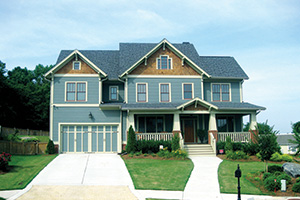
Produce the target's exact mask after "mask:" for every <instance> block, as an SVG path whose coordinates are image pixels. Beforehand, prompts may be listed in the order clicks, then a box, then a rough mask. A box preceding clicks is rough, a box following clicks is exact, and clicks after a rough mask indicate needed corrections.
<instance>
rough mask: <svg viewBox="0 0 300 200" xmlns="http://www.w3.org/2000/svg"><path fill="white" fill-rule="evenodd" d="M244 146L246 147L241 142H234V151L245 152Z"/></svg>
mask: <svg viewBox="0 0 300 200" xmlns="http://www.w3.org/2000/svg"><path fill="white" fill-rule="evenodd" d="M243 146H244V144H243V143H241V142H233V143H232V148H233V151H243Z"/></svg>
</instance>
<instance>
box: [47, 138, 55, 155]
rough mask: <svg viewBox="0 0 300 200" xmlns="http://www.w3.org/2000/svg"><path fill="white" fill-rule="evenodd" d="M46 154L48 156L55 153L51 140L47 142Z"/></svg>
mask: <svg viewBox="0 0 300 200" xmlns="http://www.w3.org/2000/svg"><path fill="white" fill-rule="evenodd" d="M46 153H48V154H55V153H56V152H55V147H54V143H53V141H52V140H49V141H48V144H47V149H46Z"/></svg>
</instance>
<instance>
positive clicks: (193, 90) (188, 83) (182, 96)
mask: <svg viewBox="0 0 300 200" xmlns="http://www.w3.org/2000/svg"><path fill="white" fill-rule="evenodd" d="M185 84H192V98H191V99H193V98H194V83H182V100H191V99H185V98H184V85H185Z"/></svg>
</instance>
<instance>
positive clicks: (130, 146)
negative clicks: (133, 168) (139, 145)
mask: <svg viewBox="0 0 300 200" xmlns="http://www.w3.org/2000/svg"><path fill="white" fill-rule="evenodd" d="M126 151H127V153H132V152H133V153H134V152H135V151H136V137H135V132H134V130H133V128H132V126H130V127H129V131H128V137H127V145H126Z"/></svg>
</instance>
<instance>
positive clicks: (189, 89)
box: [182, 83, 194, 99]
mask: <svg viewBox="0 0 300 200" xmlns="http://www.w3.org/2000/svg"><path fill="white" fill-rule="evenodd" d="M182 85H183V86H182V88H183V99H192V98H194V94H193V86H194V85H193V84H192V83H183V84H182Z"/></svg>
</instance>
